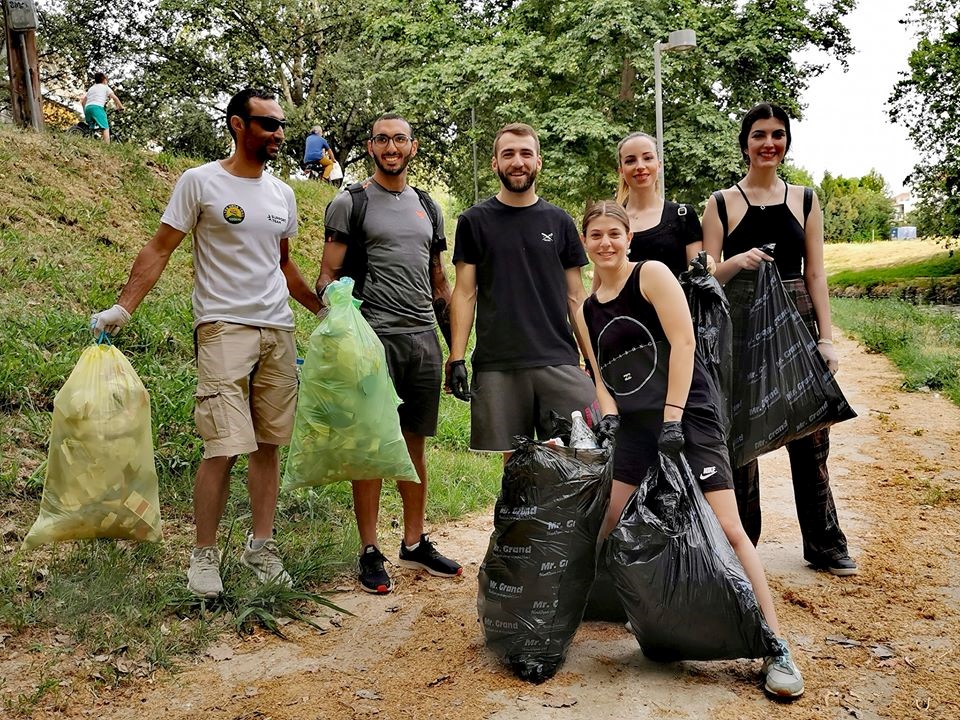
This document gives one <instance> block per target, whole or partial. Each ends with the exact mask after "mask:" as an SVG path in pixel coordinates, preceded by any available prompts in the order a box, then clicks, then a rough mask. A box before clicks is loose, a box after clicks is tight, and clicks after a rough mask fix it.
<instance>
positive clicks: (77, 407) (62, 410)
mask: <svg viewBox="0 0 960 720" xmlns="http://www.w3.org/2000/svg"><path fill="white" fill-rule="evenodd" d="M101 337H102V338H103V337H105V336H101ZM100 537H107V538H123V539H127V540H148V541H157V540H160V498H159V490H158V486H157V472H156V469H155V468H154V464H153V434H152V432H151V429H150V396H149V395H148V394H147V390H146V388H145V387H144V386H143V382H141V380H140V377H139V376H138V375H137V373H136V371H135V370H134V369H133V366H132V365H131V364H130V362H129V361H128V360H127V359H126V358H125V357H124V356H123V353H121V352H120V351H119V350H117V348H115V347H113V346H112V345H110V344H109V342H107V343H104V344H97V345H92V346H91V347H89V348H87V349H86V350H84V351H83V354H81V355H80V360H79V361H78V362H77V365H76V367H75V368H74V369H73V372H72V373H70V377H69V378H67V382H66V383H65V384H64V386H63V387H62V388H60V392H58V393H57V396H56V398H54V401H53V428H52V430H51V433H50V449H49V452H48V455H47V475H46V479H45V480H44V483H43V498H42V500H41V501H40V515H39V517H38V518H37V520H36V522H35V523H34V524H33V527H32V528H30V532H29V533H27V537H26V538H25V539H24V541H23V549H24V550H30V549H32V548H34V547H37V546H38V545H43V544H45V543H52V542H61V541H63V540H83V539H87V538H100Z"/></svg>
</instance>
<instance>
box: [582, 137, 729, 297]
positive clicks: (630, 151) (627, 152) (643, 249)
mask: <svg viewBox="0 0 960 720" xmlns="http://www.w3.org/2000/svg"><path fill="white" fill-rule="evenodd" d="M659 170H660V158H659V157H657V143H656V140H655V139H654V138H653V137H651V136H650V135H647V134H646V133H643V132H633V133H630V134H629V135H627V136H626V137H625V138H623V140H621V141H620V142H619V143H617V172H618V173H619V179H618V180H617V195H616V198H617V202H618V203H619V204H620V205H621V206H623V208H624V209H625V210H626V211H627V215H628V216H629V218H630V230H631V232H632V233H633V239H632V240H631V241H630V251H629V253H628V257H629V259H630V260H631V261H632V262H640V261H641V260H659V261H660V262H662V263H663V264H664V265H666V266H667V267H668V268H670V272H672V273H673V274H674V275H676V276H679V275H680V273H682V272H683V271H684V270H686V269H687V266H688V265H689V263H690V261H691V260H692V259H693V258H695V257H696V256H697V253H699V252H700V250H702V249H703V232H702V231H701V229H700V219H699V218H698V217H697V213H696V211H695V210H694V209H693V206H691V205H680V204H678V203H675V202H671V201H669V200H664V199H663V198H662V197H661V196H660V186H659V183H658V182H657V174H658V172H659ZM710 262H711V263H712V261H710ZM598 287H599V280H598V279H597V275H596V273H594V276H593V289H594V290H596V289H597V288H598Z"/></svg>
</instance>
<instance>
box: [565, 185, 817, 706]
mask: <svg viewBox="0 0 960 720" xmlns="http://www.w3.org/2000/svg"><path fill="white" fill-rule="evenodd" d="M631 237H632V233H631V232H630V219H629V218H628V216H627V213H626V212H625V211H624V209H623V208H622V207H621V206H620V204H619V203H617V202H613V201H610V200H602V201H600V202H598V203H594V204H592V205H590V206H589V207H588V208H587V209H586V212H585V213H584V216H583V243H584V245H585V247H586V250H587V254H588V255H589V256H590V259H591V260H592V261H593V263H594V268H595V272H596V273H597V274H599V275H600V276H601V283H600V288H599V289H598V290H597V291H596V292H594V293H593V294H592V295H591V296H590V297H588V298H587V299H586V301H585V302H584V304H583V307H582V308H581V309H580V311H579V312H578V314H577V319H576V321H577V325H578V326H579V328H580V332H581V334H583V335H586V336H587V337H589V339H590V347H589V348H588V350H587V352H588V354H589V356H590V358H589V359H590V362H591V364H592V365H593V367H595V368H597V372H596V373H595V377H596V391H597V398H598V400H599V402H600V408H601V410H602V412H603V413H604V417H603V420H602V421H601V427H602V428H603V430H604V431H605V432H607V433H610V432H611V431H612V432H613V433H615V434H616V442H615V444H614V454H613V477H614V481H613V487H612V489H611V493H610V505H609V507H608V509H607V517H606V520H605V521H604V525H603V528H602V530H601V536H603V537H606V535H607V534H609V533H610V531H611V530H612V529H613V528H614V526H615V525H616V524H617V521H618V520H619V519H620V515H621V513H622V512H623V508H624V506H625V505H626V504H627V500H628V499H629V497H630V495H631V494H632V493H633V492H634V491H635V490H636V488H637V486H638V485H640V484H641V482H642V481H643V479H644V477H645V476H646V474H647V471H648V470H649V469H650V467H651V466H655V465H656V464H657V463H658V462H659V452H664V453H667V454H670V455H674V456H676V455H677V454H678V453H680V451H681V450H683V451H684V454H685V456H686V459H687V461H688V462H689V464H690V469H691V470H692V471H693V476H694V477H695V478H697V481H698V482H699V484H700V488H701V489H702V490H703V493H704V497H705V498H706V500H707V502H708V503H709V505H710V507H711V508H712V509H713V512H714V513H715V514H716V516H717V520H719V521H720V526H721V527H722V528H723V532H724V534H725V535H726V537H727V540H729V541H730V545H731V546H732V547H733V550H734V552H736V554H737V557H738V558H739V560H740V563H741V564H742V565H743V569H744V570H745V571H746V574H747V578H748V579H749V580H750V584H751V585H752V587H753V592H754V594H755V595H756V597H757V602H758V603H759V605H760V608H761V610H762V612H763V616H764V619H765V620H766V621H767V625H769V626H770V629H771V630H772V631H773V633H774V634H775V635H779V634H780V626H779V623H778V621H777V612H776V609H775V607H774V605H773V596H772V595H771V594H770V588H769V587H768V586H767V579H766V575H765V574H764V571H763V565H762V564H761V562H760V556H759V555H758V554H757V550H756V548H755V547H754V546H753V545H752V544H751V542H750V539H749V538H748V537H747V535H746V533H745V532H744V530H743V526H742V525H741V524H740V518H739V516H738V515H737V500H736V497H735V495H734V492H733V473H732V471H731V469H730V460H729V455H728V453H727V446H726V441H725V437H724V435H725V432H724V429H723V423H722V421H721V414H720V407H719V403H720V402H721V399H720V397H719V395H718V393H717V392H716V388H715V387H714V386H713V384H712V383H711V382H710V380H709V374H708V372H707V370H706V368H705V367H703V364H702V362H701V361H700V360H699V359H698V358H697V357H696V354H695V352H694V348H695V344H696V340H695V336H694V332H693V323H692V321H691V320H690V313H689V312H688V311H687V307H686V305H687V304H686V302H685V298H684V295H683V290H682V289H681V288H680V283H679V282H677V280H676V278H675V277H674V276H673V275H672V274H671V273H672V270H671V269H670V268H668V267H667V266H666V265H665V264H663V263H661V262H658V261H642V262H639V263H635V262H631V261H630V260H629V259H628V252H629V247H630V245H631V243H632V240H631ZM599 439H600V440H601V441H605V440H606V439H607V437H605V436H602V437H600V438H599ZM777 648H778V652H777V653H776V654H775V655H772V656H770V657H768V658H766V660H765V661H764V674H765V683H764V688H765V689H766V691H767V692H769V693H770V694H772V695H775V696H777V697H784V698H795V697H799V696H800V695H801V694H802V693H803V677H802V676H801V675H800V671H799V670H798V669H797V666H796V665H795V664H794V663H793V658H792V657H791V654H790V650H789V649H788V648H787V645H786V643H785V642H784V641H783V640H779V639H778V645H777Z"/></svg>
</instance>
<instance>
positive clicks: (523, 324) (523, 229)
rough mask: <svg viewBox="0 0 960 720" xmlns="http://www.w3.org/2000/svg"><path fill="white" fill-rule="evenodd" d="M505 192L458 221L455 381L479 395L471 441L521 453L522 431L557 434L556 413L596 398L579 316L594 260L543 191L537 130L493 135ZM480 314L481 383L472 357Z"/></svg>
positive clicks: (514, 128)
mask: <svg viewBox="0 0 960 720" xmlns="http://www.w3.org/2000/svg"><path fill="white" fill-rule="evenodd" d="M491 165H492V167H493V171H494V172H495V173H496V174H497V176H498V177H499V178H500V191H499V192H498V193H497V194H496V195H495V196H494V197H492V198H490V199H488V200H485V201H484V202H482V203H480V204H478V205H474V206H473V207H471V208H469V209H467V210H466V211H465V212H464V213H463V214H462V215H461V216H460V221H459V223H458V224H457V242H456V247H455V249H454V253H453V261H454V263H455V265H456V269H457V279H456V284H455V286H454V289H453V305H452V308H451V313H450V315H451V321H452V322H451V324H452V329H453V345H452V347H451V348H450V360H449V362H448V365H447V385H448V386H449V388H450V390H451V392H452V393H453V395H454V396H455V397H457V398H459V399H460V400H464V401H469V402H470V447H471V448H472V449H474V450H481V451H495V452H502V453H504V462H506V460H507V459H508V458H509V456H510V454H511V453H512V450H511V448H512V447H513V438H514V436H516V435H525V436H528V437H532V436H533V434H534V431H535V430H536V433H537V436H538V437H539V438H540V439H541V440H545V439H547V438H549V437H550V436H551V434H552V431H553V428H552V422H551V420H550V411H551V410H552V411H555V412H557V413H559V414H560V415H563V416H565V417H570V414H571V412H572V411H574V410H584V409H586V408H588V407H590V406H591V405H592V404H593V403H594V399H595V395H596V393H595V392H594V389H593V383H591V382H590V378H589V377H588V376H587V374H586V373H584V372H583V370H581V369H580V355H579V353H578V352H577V342H579V344H580V347H581V348H583V347H585V345H584V342H585V340H584V338H582V337H577V338H576V341H575V339H574V330H573V329H572V325H573V323H572V318H573V317H574V315H575V313H576V310H577V308H578V307H580V304H581V303H582V302H583V299H584V297H585V295H586V293H585V292H584V289H583V279H582V277H581V274H580V268H581V267H582V266H584V265H586V264H587V257H586V255H585V254H584V252H583V245H582V244H581V242H580V237H579V235H578V233H577V226H576V225H575V224H574V222H573V219H572V218H571V217H570V216H569V215H568V214H567V213H566V212H564V211H563V210H562V209H560V208H559V207H557V206H556V205H551V204H550V203H548V202H547V201H546V200H544V199H542V198H540V197H538V196H537V191H536V179H537V173H538V172H539V171H540V167H541V165H542V160H541V157H540V140H539V138H538V137H537V133H536V131H535V130H534V129H533V128H532V127H530V126H529V125H525V124H523V123H512V124H510V125H505V126H504V127H502V128H500V130H499V132H497V135H496V138H495V139H494V141H493V159H492V161H491ZM474 313H476V322H477V344H476V349H475V350H474V353H473V371H474V376H473V387H472V388H471V387H470V384H469V381H468V378H467V368H466V361H465V359H464V356H465V355H466V352H467V338H468V337H469V336H470V329H471V327H472V326H473V322H474Z"/></svg>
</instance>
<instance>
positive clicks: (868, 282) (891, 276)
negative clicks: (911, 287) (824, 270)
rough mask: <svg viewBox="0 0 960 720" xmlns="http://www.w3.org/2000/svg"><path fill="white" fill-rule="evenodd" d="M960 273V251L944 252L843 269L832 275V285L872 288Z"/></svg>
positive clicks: (830, 281)
mask: <svg viewBox="0 0 960 720" xmlns="http://www.w3.org/2000/svg"><path fill="white" fill-rule="evenodd" d="M958 275H960V253H957V252H952V251H948V252H944V253H942V254H939V255H936V256H934V257H932V258H930V259H928V260H923V261H921V262H914V263H908V264H905V265H896V266H893V267H880V268H870V269H867V270H843V271H841V272H837V273H835V274H833V275H831V276H830V278H829V283H830V285H831V287H841V288H842V287H847V286H850V285H854V286H857V287H863V288H870V287H872V286H875V285H881V284H890V283H902V282H905V281H909V280H916V279H918V278H942V277H949V276H958Z"/></svg>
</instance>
